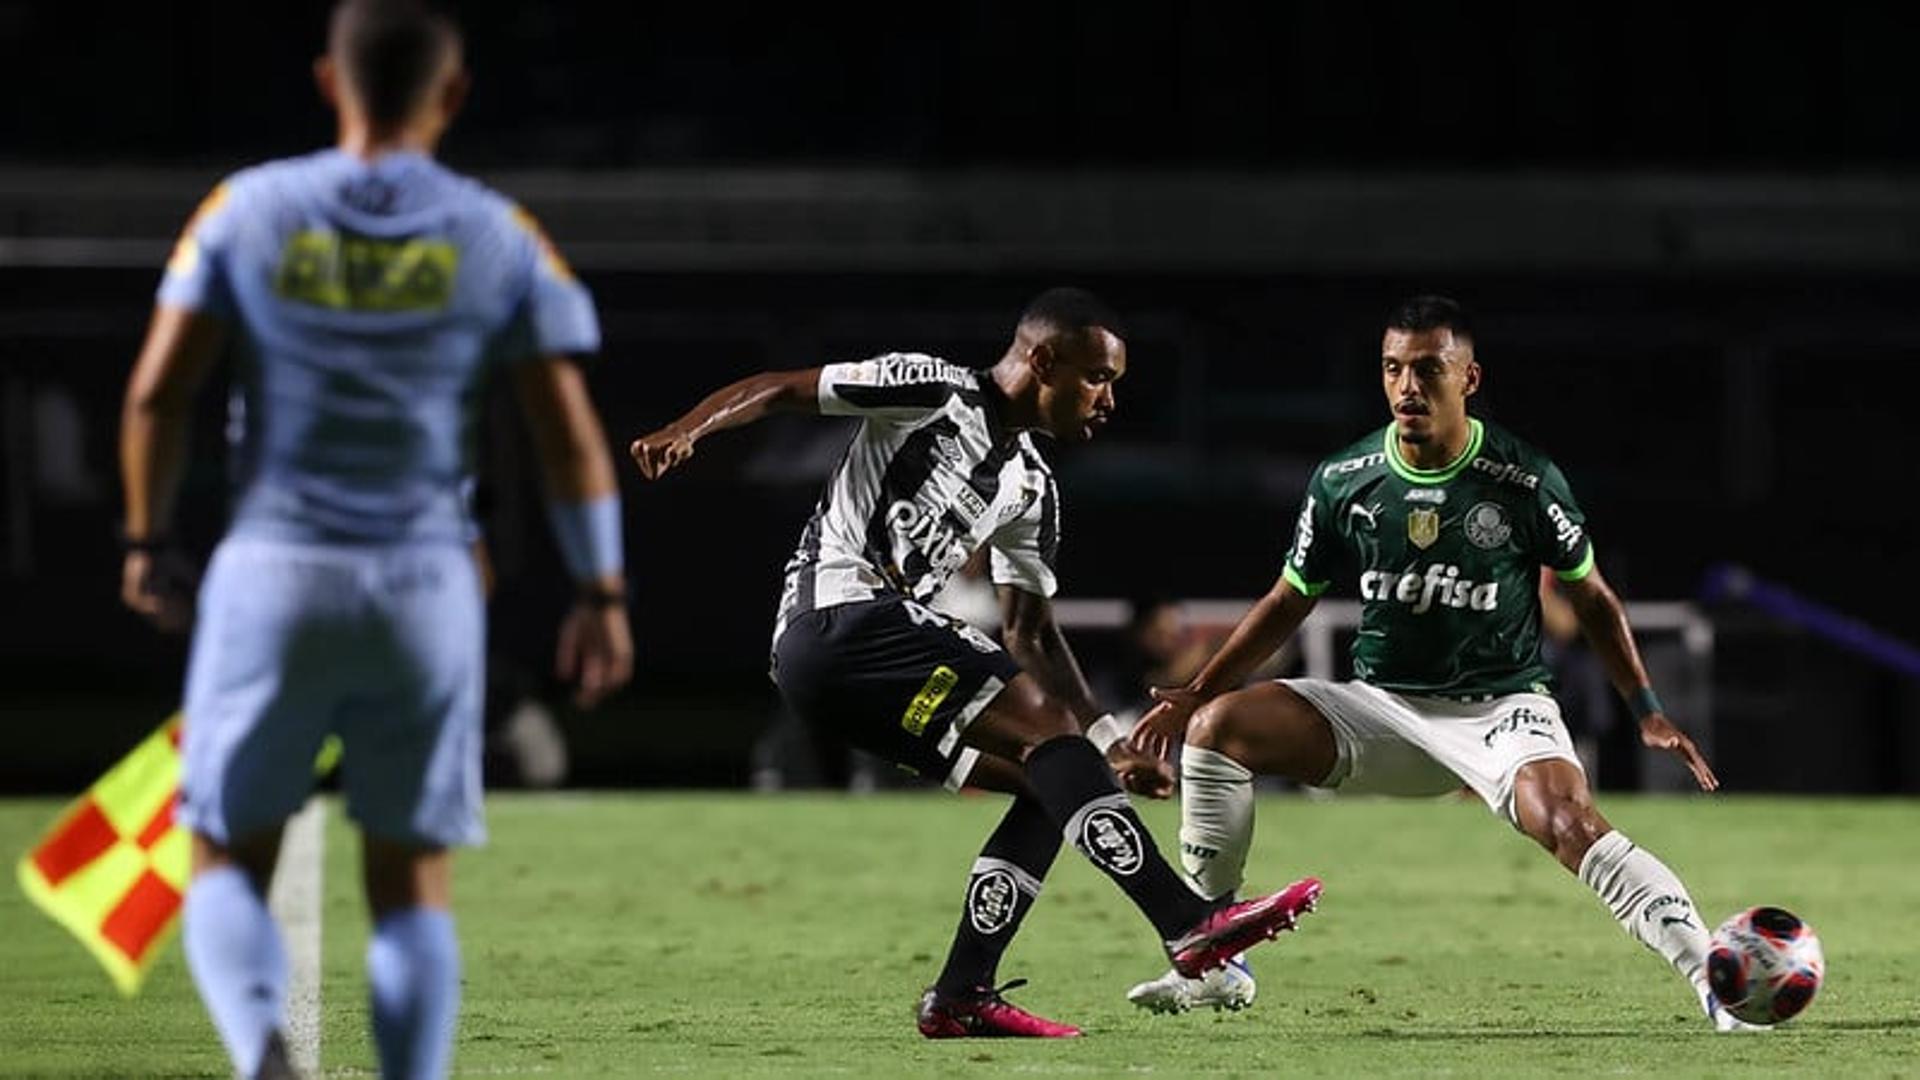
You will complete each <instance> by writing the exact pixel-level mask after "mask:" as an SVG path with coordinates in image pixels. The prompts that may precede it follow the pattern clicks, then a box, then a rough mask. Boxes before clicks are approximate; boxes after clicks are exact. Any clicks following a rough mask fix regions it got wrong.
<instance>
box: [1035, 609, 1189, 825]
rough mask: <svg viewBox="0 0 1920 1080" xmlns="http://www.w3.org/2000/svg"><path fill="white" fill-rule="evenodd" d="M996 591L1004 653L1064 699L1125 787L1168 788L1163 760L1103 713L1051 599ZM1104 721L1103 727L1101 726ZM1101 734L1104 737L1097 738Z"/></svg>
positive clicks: (1160, 793)
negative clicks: (1142, 748)
mask: <svg viewBox="0 0 1920 1080" xmlns="http://www.w3.org/2000/svg"><path fill="white" fill-rule="evenodd" d="M997 592H998V593H999V596H1000V623H1001V638H1002V640H1003V641H1004V642H1005V643H1006V646H1007V654H1008V655H1009V656H1012V657H1013V659H1014V662H1015V663H1017V664H1019V665H1020V669H1021V670H1022V671H1024V672H1026V673H1027V674H1028V675H1030V676H1032V677H1033V680H1034V681H1035V682H1037V683H1039V684H1040V688H1041V689H1042V690H1045V691H1046V692H1047V693H1048V694H1050V695H1052V696H1053V697H1055V698H1057V699H1059V700H1060V701H1062V702H1064V703H1065V704H1066V706H1067V708H1068V709H1071V710H1072V711H1073V715H1074V718H1075V719H1077V720H1079V721H1080V727H1081V728H1082V729H1083V730H1086V731H1087V732H1088V737H1089V738H1094V739H1095V744H1096V745H1098V744H1100V743H1102V742H1105V743H1106V745H1104V746H1102V747H1101V749H1102V750H1103V751H1105V753H1106V755H1107V762H1108V764H1110V765H1112V766H1113V771H1114V772H1115V773H1116V774H1118V775H1119V777H1120V779H1121V780H1122V781H1123V782H1124V783H1125V784H1126V785H1127V788H1128V790H1131V791H1134V792H1137V793H1139V794H1141V795H1146V796H1149V797H1151V798H1155V799H1164V798H1166V797H1167V796H1168V795H1171V794H1172V793H1173V773H1172V771H1171V770H1170V769H1168V768H1167V765H1166V762H1165V761H1163V760H1161V759H1159V758H1151V759H1149V758H1147V757H1146V756H1145V755H1142V754H1140V753H1139V752H1138V751H1135V750H1134V749H1133V748H1132V747H1131V746H1130V745H1129V743H1128V741H1127V740H1126V739H1124V738H1120V737H1119V736H1120V734H1121V733H1122V732H1124V730H1125V729H1124V728H1120V727H1119V721H1117V720H1115V719H1114V718H1113V717H1112V716H1106V715H1102V713H1101V710H1100V706H1099V705H1097V704H1095V703H1094V700H1093V691H1092V689H1091V688H1089V687H1088V686H1087V678H1086V675H1085V674H1084V673H1082V672H1081V670H1080V662H1079V660H1078V659H1076V658H1075V657H1074V655H1073V649H1072V647H1071V646H1069V645H1068V644H1067V637H1066V635H1065V634H1063V633H1061V631H1060V624H1059V623H1057V622H1055V621H1054V618H1053V602H1052V601H1051V600H1048V599H1047V598H1046V597H1044V596H1041V595H1040V594H1039V593H1035V592H1029V591H1027V590H1026V589H1022V588H1019V587H1018V586H1014V585H1001V586H999V587H998V588H997ZM1101 725H1104V726H1105V727H1104V729H1103V728H1102V727H1101ZM1103 734H1104V738H1102V737H1099V736H1101V735H1103Z"/></svg>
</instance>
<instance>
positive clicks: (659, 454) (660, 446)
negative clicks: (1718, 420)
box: [627, 427, 693, 480]
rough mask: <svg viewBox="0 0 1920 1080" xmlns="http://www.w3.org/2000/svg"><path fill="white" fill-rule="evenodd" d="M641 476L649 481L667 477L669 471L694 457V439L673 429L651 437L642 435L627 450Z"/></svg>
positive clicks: (656, 433)
mask: <svg viewBox="0 0 1920 1080" xmlns="http://www.w3.org/2000/svg"><path fill="white" fill-rule="evenodd" d="M627 452H628V453H629V454H632V455H633V463H634V464H636V465H638V466H640V475H641V476H644V477H646V478H647V479H649V480H658V479H660V477H662V476H665V475H666V472H667V470H668V469H671V468H673V467H674V466H675V465H678V464H680V463H681V462H683V461H685V460H687V459H688V458H690V457H692V456H693V437H692V436H691V435H688V434H686V433H685V432H683V431H680V430H678V429H677V428H673V427H663V428H661V429H660V430H659V431H656V432H654V433H653V434H651V435H642V436H640V437H639V438H637V439H635V440H633V445H632V446H630V447H628V448H627Z"/></svg>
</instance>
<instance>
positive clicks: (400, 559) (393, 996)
mask: <svg viewBox="0 0 1920 1080" xmlns="http://www.w3.org/2000/svg"><path fill="white" fill-rule="evenodd" d="M461 51H462V50H461V40H460V33H459V30H458V28H457V27H456V26H455V24H454V23H453V22H452V20H451V19H449V18H448V17H446V16H445V15H443V14H440V13H438V12H436V11H434V10H432V9H429V8H428V7H426V6H425V5H423V4H419V3H412V2H404V0H399V2H376V0H347V2H345V3H342V4H340V5H339V6H338V7H337V8H336V9H335V10H334V12H333V15H332V21H331V24H330V28H329V36H328V42H327V52H326V55H325V56H324V57H322V58H321V59H320V60H319V61H318V62H317V63H316V65H315V75H316V77H317V79H318V82H319V85H320V89H321V91H322V93H323V94H324V95H325V97H326V99H327V100H328V102H329V103H330V104H332V106H333V107H334V108H335V110H336V111H337V113H338V116H339V142H338V145H337V146H335V147H334V148H333V149H329V150H323V151H320V152H318V153H314V154H310V155H307V156H305V157H298V158H291V159H287V160H282V161H274V162H269V163H267V164H264V165H260V166H257V167H255V168H250V169H245V170H242V171H241V172H238V173H235V174H234V175H233V176H231V177H229V178H228V179H227V180H226V181H225V182H224V183H222V184H220V185H219V186H218V187H216V188H215V189H214V190H213V193H212V194H210V195H209V196H207V198H206V200H205V202H203V203H202V204H201V206H200V209H199V210H198V212H196V213H195V214H194V216H193V219H192V221H191V222H190V223H189V224H188V226H187V228H186V231H185V233H184V235H183V236H182V237H181V238H180V242H179V245H178V247H177V248H176V249H175V251H174V254H173V257H172V259H171V260H170V261H169V262H168V264H167V270H166V275H165V278H164V280H163V281H162V283H161V285H160V290H159V296H158V303H157V306H156V308H155V311H154V315H153V321H152V325H151V327H150V328H149V330H148V333H147V338H146V341H145V344H144V345H143V346H142V348H141V351H140V356H139V359H138V361H137V362H136V363H135V366H134V370H133V375H132V378H131V380H130V383H129V385H128V388H127V397H126V405H125V410H124V414H123V417H122V429H121V468H122V472H123V475H124V480H125V486H126V520H125V523H124V528H125V538H126V544H127V554H126V558H125V564H124V567H123V573H122V594H123V597H124V599H125V601H126V603H127V604H128V606H130V607H132V608H133V609H134V610H136V611H138V612H140V613H141V614H143V615H145V616H147V617H148V618H150V619H152V620H153V621H154V622H156V623H157V624H159V625H160V626H162V627H165V628H170V629H179V628H184V627H185V626H186V625H187V624H188V622H189V621H190V620H191V621H193V623H194V636H193V648H192V658H191V661H190V663H189V668H188V673H187V686H186V717H187V720H186V739H185V746H184V753H185V760H186V765H185V777H184V781H183V784H182V796H181V806H180V812H181V817H182V819H183V820H184V821H185V822H186V824H187V825H188V826H189V827H190V828H191V829H192V830H193V834H194V842H193V883H192V885H191V886H190V888H189V889H188V892H187V897H186V914H185V935H186V951H187V961H188V965H189V967H190V968H191V970H192V972H193V978H194V982H195V984H196V985H197V986H198V987H199V991H200V996H201V998H202V999H203V1000H204V1002H205V1003H206V1007H207V1011H208V1012H209V1013H210V1014H211V1015H212V1018H213V1022H214V1026H215V1027H216V1028H217V1029H218V1030H219V1033H220V1037H221V1040H222V1041H223V1042H224V1043H225V1045H226V1049H227V1052H228V1054H229V1055H230V1056H231V1058H232V1060H233V1063H234V1067H235V1068H236V1070H238V1072H239V1074H240V1075H241V1076H246V1077H257V1076H266V1077H272V1076H289V1075H293V1071H292V1068H291V1066H290V1065H289V1063H288V1061H287V1048H286V1046H285V1041H284V1034H283V1033H284V1029H285V1017H284V1015H283V1012H284V997H285V985H286V979H287V961H286V957H285V953H284V951H283V948H282V945H281V942H280V936H279V931H278V928H277V927H276V926H275V925H274V922H273V919H272V917H271V915H270V914H269V913H268V910H267V907H266V904H265V902H264V899H263V898H264V896H265V895H266V889H267V884H268V882H269V881H270V879H271V876H272V873H273V866H274V861H275V856H276V854H277V851H278V847H279V842H280V834H281V829H282V826H283V825H284V823H285V821H286V819H287V818H288V817H289V816H290V815H291V814H292V813H293V812H294V811H296V810H297V809H298V808H299V807H300V806H301V804H302V803H303V802H304V801H305V799H306V797H307V795H308V793H309V791H310V789H311V787H312V782H313V781H312V773H313V762H314V757H315V754H316V752H317V751H318V750H319V748H320V744H321V742H322V740H324V739H325V738H326V736H327V735H329V734H336V733H337V734H338V735H340V736H341V737H342V739H343V740H344V742H345V744H346V747H347V753H346V759H345V763H344V772H343V782H344V788H345V795H346V809H347V813H348V814H349V815H350V816H351V817H352V818H353V820H354V821H355V822H356V823H357V824H358V825H359V826H360V829H361V830H362V833H363V836H364V866H363V869H364V873H365V877H366V890H367V898H368V903H369V906H370V907H371V909H372V917H373V920H374V930H373V935H372V941H371V944H370V945H369V947H368V950H367V974H368V979H369V982H370V984H371V988H372V995H371V996H372V1003H371V1011H372V1026H373V1035H374V1041H375V1043H376V1044H377V1046H378V1050H379V1057H380V1067H381V1072H382V1074H383V1075H385V1076H388V1077H438V1076H444V1075H446V1073H447V1070H448V1066H449V1058H450V1056H451V1049H452V1041H453V1032H454V1025H455V1017H456V1014H457V1012H458V1006H459V978H460V971H459V966H460V961H459V945H458V943H457V940H456V938H455V935H454V928H453V920H452V917H451V914H450V911H449V901H450V887H451V854H450V849H451V848H452V847H454V846H456V845H462V844H473V843H478V842H479V841H481V840H482V839H483V837H484V827H483V825H482V821H481V810H480V750H481V745H480V744H481V707H482V700H481V699H482V692H483V686H484V670H483V669H484V656H485V653H484V641H485V636H486V623H485V597H484V589H483V586H482V574H481V571H480V569H479V567H478V564H477V563H476V552H475V544H476V542H477V540H478V530H477V527H476V525H475V523H474V519H473V515H472V512H471V510H470V507H469V505H468V503H469V495H470V493H471V488H472V471H473V470H472V457H473V453H472V452H473V449H474V447H473V442H474V439H475V437H476V435H475V430H474V428H475V419H476V416H477V414H478V411H479V410H478V405H479V402H480V399H481V396H482V394H483V391H484V388H485V385H486V384H487V382H488V380H489V378H490V377H491V376H492V375H493V374H495V373H496V371H498V372H501V373H504V374H507V375H509V376H510V377H511V378H512V380H513V387H514V390H515V393H516V395H517V397H518V398H519V400H520V402H521V404H522V406H523V407H524V410H525V412H526V415H527V418H528V422H529V425H530V428H531V430H532V433H533V443H534V446H535V448H536V449H537V451H538V453H539V456H540V458H541V462H542V466H543V470H542V471H543V474H544V478H545V481H546V486H547V490H548V493H549V496H550V499H551V502H550V509H551V512H552V513H551V516H552V520H553V526H554V531H555V534H556V536H557V538H558V540H559V546H560V549H561V552H562V555H563V557H564V558H565V561H566V563H567V567H568V569H569V571H570V572H571V573H572V574H573V576H574V577H575V579H576V580H577V582H578V583H579V588H580V592H579V598H578V602H577V603H576V604H575V605H574V606H573V608H572V610H571V611H570V613H569V614H568V615H567V617H566V620H565V622H564V624H563V625H562V627H561V631H560V640H559V647H558V667H559V670H560V675H561V677H562V678H565V679H571V680H577V681H578V684H579V700H580V702H581V703H582V704H583V705H591V704H593V703H594V702H595V701H597V700H598V699H599V698H601V697H602V696H604V695H605V694H607V693H608V692H610V691H612V690H614V689H617V688H618V687H619V686H621V685H622V684H624V683H625V682H626V680H627V678H628V676H629V675H630V673H631V669H632V661H633V646H632V642H631V637H630V634H629V630H628V626H627V616H626V606H625V581H624V577H623V570H622V560H621V517H620V502H619V497H618V494H617V488H616V482H615V479H614V473H613V467H612V463H611V459H610V457H609V454H608V450H607V446H606V440H605V438H604V436H603V434H602V432H601V428H600V423H599V419H598V417H597V416H596V415H595V413H594V409H593V405H592V402H591V401H590V399H589V398H588V395H587V389H586V384H585V382H584V380H583V378H582V376H581V373H580V370H579V369H578V367H577V366H576V365H575V364H574V363H573V362H572V361H571V360H570V359H569V357H573V356H578V355H583V354H589V353H592V352H594V351H595V350H596V349H597V348H598V347H599V344H600V333H599V326H598V322H597V320H596V318H595V315H594V310H593V301H592V298H591V297H590V296H589V295H588V293H587V290H586V289H585V288H584V287H582V286H581V284H580V283H579V282H578V281H576V280H575V279H574V277H573V274H572V273H571V271H570V270H569V269H568V268H567V265H566V263H565V262H564V261H563V260H562V259H561V257H560V255H559V253H558V252H557V251H555V250H554V248H553V246H552V245H551V244H550V243H549V242H548V241H547V239H546V237H545V236H544V234H542V232H541V230H540V227H539V226H538V224H537V223H535V222H534V220H533V219H532V218H531V217H530V216H529V215H528V214H527V213H526V212H525V211H523V210H521V209H520V208H519V207H517V206H515V205H514V204H513V203H512V202H510V201H509V200H507V199H506V198H504V197H502V196H501V195H499V194H497V193H495V192H493V191H491V190H489V189H487V188H486V187H483V186H482V185H480V184H479V183H476V182H475V181H472V180H469V179H466V178H465V177H462V176H459V175H457V174H455V173H452V172H450V171H448V170H447V169H445V168H444V167H442V166H441V165H439V164H437V163H436V162H435V161H434V159H433V157H432V154H433V151H434V148H435V146H436V145H437V143H438V141H439V139H440V136H441V134H442V133H443V132H444V131H445V130H446V127H447V124H448V123H449V121H450V120H451V119H452V117H453V115H454V113H455V112H456V111H457V110H458V108H459V106H460V104H461V101H462V99H463V98H464V97H465V94H466V91H467V88H468V85H469V84H468V77H467V74H466V72H465V69H464V67H463V62H462V55H461ZM229 341H231V343H232V345H233V347H234V348H233V350H232V351H233V353H234V354H235V355H236V357H237V365H236V369H235V383H236V385H235V393H234V397H233V417H232V424H231V425H230V426H231V428H232V430H233V432H234V443H235V445H234V452H235V454H236V455H237V461H238V464H239V466H240V470H239V471H240V474H241V480H240V483H239V486H238V490H237V491H236V493H235V505H234V509H233V517H232V523H231V526H230V528H229V529H228V531H227V534H226V536H225V538H224V540H223V541H222V542H221V544H220V546H219V548H218V549H217V550H216V551H215V553H214V555H213V559H212V561H211V563H210V565H209V567H208V569H207V574H206V579H205V581H204V583H203V585H202V587H201V589H200V591H199V598H198V610H197V613H196V612H195V610H194V606H193V603H192V597H191V596H189V595H188V594H187V592H186V590H185V589H184V588H183V587H182V586H181V585H180V584H179V582H180V580H181V575H179V574H178V573H176V572H173V571H172V569H171V568H170V565H169V563H170V559H171V556H169V555H168V554H167V550H166V547H167V524H168V519H169V513H170V511H171V509H172V505H173V502H174V497H175V493H176V491H177V489H178V487H179V482H180V475H181V472H182V470H183V460H184V457H185V445H186V428H187V420H188V416H189V414H190V412H191V403H192V399H193V397H194V395H195V393H196V392H197V390H198V388H199V387H200V385H201V383H202V382H203V381H204V379H205V376H206V375H207V373H208V371H209V370H210V369H211V368H212V367H213V366H214V363H215V361H216V359H217V358H218V357H219V356H220V355H221V354H222V351H223V349H224V348H225V346H226V344H227V343H228V342H229Z"/></svg>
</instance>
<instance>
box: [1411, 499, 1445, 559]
mask: <svg viewBox="0 0 1920 1080" xmlns="http://www.w3.org/2000/svg"><path fill="white" fill-rule="evenodd" d="M1407 539H1408V540H1411V541H1413V546H1414V547H1417V548H1421V549H1425V548H1430V547H1432V546H1433V542H1434V541H1435V540H1438V539H1440V511H1438V510H1435V509H1434V508H1432V507H1430V506H1416V507H1414V508H1413V509H1412V510H1409V511H1407Z"/></svg>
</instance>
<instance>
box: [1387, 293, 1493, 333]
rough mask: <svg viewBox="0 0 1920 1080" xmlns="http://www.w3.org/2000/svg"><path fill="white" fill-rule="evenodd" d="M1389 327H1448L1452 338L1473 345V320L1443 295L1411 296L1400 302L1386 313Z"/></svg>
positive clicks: (1418, 328)
mask: <svg viewBox="0 0 1920 1080" xmlns="http://www.w3.org/2000/svg"><path fill="white" fill-rule="evenodd" d="M1387 329H1389V330H1451V331H1453V336H1454V340H1456V341H1460V342H1462V343H1465V344H1468V345H1471V344H1473V323H1472V321H1471V320H1470V319H1468V318H1467V310H1466V309H1465V308H1463V307H1461V306H1460V304H1459V302H1458V301H1456V300H1452V299H1450V298H1448V297H1445V296H1415V297H1412V298H1410V299H1407V300H1402V301H1400V303H1399V305H1398V306H1397V307H1395V308H1394V309H1393V314H1391V315H1389V316H1387Z"/></svg>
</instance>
